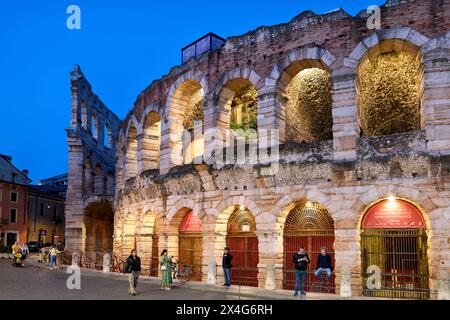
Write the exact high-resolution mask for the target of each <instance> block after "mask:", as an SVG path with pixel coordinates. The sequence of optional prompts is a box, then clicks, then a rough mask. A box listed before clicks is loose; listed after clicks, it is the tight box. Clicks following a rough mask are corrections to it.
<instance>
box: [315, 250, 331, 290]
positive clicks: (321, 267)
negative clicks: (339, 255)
mask: <svg viewBox="0 0 450 320" xmlns="http://www.w3.org/2000/svg"><path fill="white" fill-rule="evenodd" d="M323 272H326V274H327V283H328V282H329V281H330V278H331V273H332V272H333V264H332V263H331V255H330V254H329V253H328V252H327V247H322V248H321V249H320V253H319V256H318V257H317V268H316V272H315V273H314V275H315V276H316V277H317V278H320V276H321V275H322V273H323Z"/></svg>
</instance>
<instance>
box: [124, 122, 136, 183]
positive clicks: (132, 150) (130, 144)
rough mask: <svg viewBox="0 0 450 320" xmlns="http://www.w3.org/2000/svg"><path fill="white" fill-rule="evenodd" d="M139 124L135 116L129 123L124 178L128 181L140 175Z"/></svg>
mask: <svg viewBox="0 0 450 320" xmlns="http://www.w3.org/2000/svg"><path fill="white" fill-rule="evenodd" d="M138 134H139V123H138V121H137V120H136V117H135V116H134V115H133V116H132V117H131V118H130V120H129V121H128V125H127V129H126V138H125V150H126V151H125V161H124V162H125V163H124V178H125V180H128V179H130V178H134V177H136V175H137V174H138Z"/></svg>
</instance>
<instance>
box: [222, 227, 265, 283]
mask: <svg viewBox="0 0 450 320" xmlns="http://www.w3.org/2000/svg"><path fill="white" fill-rule="evenodd" d="M227 247H229V248H230V252H231V254H232V255H233V262H232V264H233V268H232V269H231V284H232V285H241V286H249V287H257V286H258V263H259V257H258V238H257V237H256V236H232V235H230V236H228V237H227Z"/></svg>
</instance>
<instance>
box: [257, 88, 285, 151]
mask: <svg viewBox="0 0 450 320" xmlns="http://www.w3.org/2000/svg"><path fill="white" fill-rule="evenodd" d="M286 102H287V99H286V98H285V97H283V95H282V94H281V93H278V89H275V88H274V87H270V86H269V87H268V86H266V87H264V88H263V89H262V90H261V92H260V95H259V97H258V128H259V129H266V130H270V129H279V130H280V131H279V140H280V143H284V142H285V140H286V134H285V131H286V130H285V107H286Z"/></svg>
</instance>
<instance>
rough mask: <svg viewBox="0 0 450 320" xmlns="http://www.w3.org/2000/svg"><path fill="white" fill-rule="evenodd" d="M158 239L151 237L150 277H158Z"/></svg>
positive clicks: (156, 236)
mask: <svg viewBox="0 0 450 320" xmlns="http://www.w3.org/2000/svg"><path fill="white" fill-rule="evenodd" d="M159 255H160V253H159V237H158V235H156V234H154V235H153V236H152V265H151V273H150V275H151V276H152V277H158V272H159Z"/></svg>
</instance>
